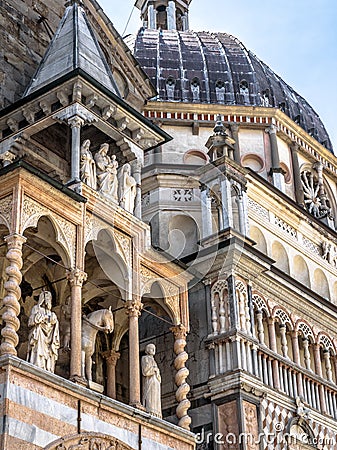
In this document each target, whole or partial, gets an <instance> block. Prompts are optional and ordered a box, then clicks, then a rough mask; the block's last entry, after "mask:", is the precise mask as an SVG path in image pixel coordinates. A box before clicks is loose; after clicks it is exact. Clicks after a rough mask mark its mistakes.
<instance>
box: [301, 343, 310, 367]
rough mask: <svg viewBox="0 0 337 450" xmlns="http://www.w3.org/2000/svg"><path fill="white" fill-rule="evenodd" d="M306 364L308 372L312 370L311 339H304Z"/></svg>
mask: <svg viewBox="0 0 337 450" xmlns="http://www.w3.org/2000/svg"><path fill="white" fill-rule="evenodd" d="M302 342H303V349H304V364H305V368H306V369H307V370H311V356H310V351H309V339H307V338H303V341H302Z"/></svg>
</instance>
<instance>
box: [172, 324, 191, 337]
mask: <svg viewBox="0 0 337 450" xmlns="http://www.w3.org/2000/svg"><path fill="white" fill-rule="evenodd" d="M170 330H171V331H172V333H173V335H174V338H175V339H176V340H178V339H184V340H185V339H186V336H187V329H186V327H185V325H182V324H180V325H177V326H175V327H171V328H170Z"/></svg>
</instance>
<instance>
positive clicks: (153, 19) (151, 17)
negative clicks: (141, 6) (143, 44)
mask: <svg viewBox="0 0 337 450" xmlns="http://www.w3.org/2000/svg"><path fill="white" fill-rule="evenodd" d="M147 14H148V28H149V29H150V30H156V28H157V16H156V14H157V11H156V10H155V8H154V6H153V5H151V4H150V5H149V9H148V11H147Z"/></svg>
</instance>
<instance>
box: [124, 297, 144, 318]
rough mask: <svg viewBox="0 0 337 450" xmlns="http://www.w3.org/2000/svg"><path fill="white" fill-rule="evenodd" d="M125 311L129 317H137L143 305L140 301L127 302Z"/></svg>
mask: <svg viewBox="0 0 337 450" xmlns="http://www.w3.org/2000/svg"><path fill="white" fill-rule="evenodd" d="M125 309H126V314H127V315H128V316H129V317H139V316H140V315H141V311H142V309H143V303H142V302H141V301H140V300H128V301H127V302H126V304H125Z"/></svg>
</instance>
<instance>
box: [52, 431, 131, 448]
mask: <svg viewBox="0 0 337 450" xmlns="http://www.w3.org/2000/svg"><path fill="white" fill-rule="evenodd" d="M44 450H132V449H131V447H130V446H129V445H127V444H124V442H121V441H119V440H118V439H116V438H114V437H111V436H106V435H104V434H101V433H81V434H80V435H78V434H77V435H73V436H66V437H64V438H61V439H58V440H57V441H56V442H53V443H51V444H49V445H47V447H45V448H44Z"/></svg>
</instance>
